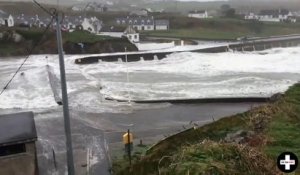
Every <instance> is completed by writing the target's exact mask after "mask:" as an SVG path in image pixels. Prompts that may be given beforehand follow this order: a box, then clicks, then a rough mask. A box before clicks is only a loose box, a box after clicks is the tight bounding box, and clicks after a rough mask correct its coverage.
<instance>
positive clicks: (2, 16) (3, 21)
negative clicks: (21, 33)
mask: <svg viewBox="0 0 300 175" xmlns="http://www.w3.org/2000/svg"><path fill="white" fill-rule="evenodd" d="M0 25H1V26H6V27H13V26H15V22H14V18H13V16H12V15H8V14H7V13H5V12H3V11H0Z"/></svg>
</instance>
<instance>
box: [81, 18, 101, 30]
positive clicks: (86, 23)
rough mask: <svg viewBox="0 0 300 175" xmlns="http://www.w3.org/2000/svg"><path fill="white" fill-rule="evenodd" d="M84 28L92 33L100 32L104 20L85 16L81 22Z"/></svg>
mask: <svg viewBox="0 0 300 175" xmlns="http://www.w3.org/2000/svg"><path fill="white" fill-rule="evenodd" d="M81 26H82V29H83V30H85V31H89V32H90V33H94V34H98V33H100V30H101V28H102V21H100V20H99V19H98V18H96V17H91V18H84V19H83V22H82V24H81Z"/></svg>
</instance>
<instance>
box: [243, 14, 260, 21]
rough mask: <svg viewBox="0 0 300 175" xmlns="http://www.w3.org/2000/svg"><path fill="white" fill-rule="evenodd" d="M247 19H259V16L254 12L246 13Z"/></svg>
mask: <svg viewBox="0 0 300 175" xmlns="http://www.w3.org/2000/svg"><path fill="white" fill-rule="evenodd" d="M245 19H246V20H259V16H258V15H255V14H254V13H249V14H247V15H245Z"/></svg>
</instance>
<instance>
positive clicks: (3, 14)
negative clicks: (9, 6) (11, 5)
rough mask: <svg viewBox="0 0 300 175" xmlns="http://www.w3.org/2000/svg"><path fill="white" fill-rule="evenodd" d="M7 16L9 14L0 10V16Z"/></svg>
mask: <svg viewBox="0 0 300 175" xmlns="http://www.w3.org/2000/svg"><path fill="white" fill-rule="evenodd" d="M8 17H9V14H7V13H6V12H4V11H3V10H0V18H8Z"/></svg>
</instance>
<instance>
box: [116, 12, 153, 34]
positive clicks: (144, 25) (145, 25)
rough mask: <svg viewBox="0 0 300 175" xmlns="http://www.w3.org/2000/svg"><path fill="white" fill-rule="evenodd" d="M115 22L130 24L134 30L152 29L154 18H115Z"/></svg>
mask: <svg viewBox="0 0 300 175" xmlns="http://www.w3.org/2000/svg"><path fill="white" fill-rule="evenodd" d="M116 23H117V24H118V25H126V26H128V25H131V26H133V28H135V29H136V30H140V31H141V30H148V31H151V30H154V29H155V26H154V25H155V24H154V18H153V17H140V16H139V17H127V18H117V20H116Z"/></svg>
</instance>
